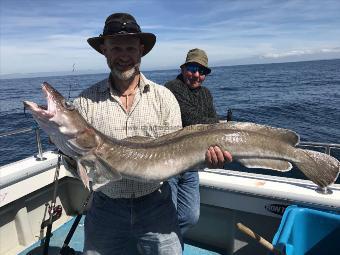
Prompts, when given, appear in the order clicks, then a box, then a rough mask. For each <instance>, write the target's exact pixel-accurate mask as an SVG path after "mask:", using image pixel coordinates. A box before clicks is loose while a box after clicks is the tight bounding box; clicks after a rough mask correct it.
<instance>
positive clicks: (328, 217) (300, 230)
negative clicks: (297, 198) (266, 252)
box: [273, 205, 340, 255]
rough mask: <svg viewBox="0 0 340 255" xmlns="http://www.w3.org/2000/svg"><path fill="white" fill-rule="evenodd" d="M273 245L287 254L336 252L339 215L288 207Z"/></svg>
mask: <svg viewBox="0 0 340 255" xmlns="http://www.w3.org/2000/svg"><path fill="white" fill-rule="evenodd" d="M273 245H274V246H275V247H277V248H279V249H281V250H283V251H285V252H286V254H287V255H302V254H306V255H333V254H334V255H339V254H340V214H336V213H331V212H325V211H319V210H314V209H309V208H303V207H298V206H295V205H294V206H289V207H287V209H286V210H285V213H284V214H283V217H282V220H281V224H280V226H279V229H278V231H277V232H276V234H275V236H274V239H273Z"/></svg>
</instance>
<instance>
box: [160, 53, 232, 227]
mask: <svg viewBox="0 0 340 255" xmlns="http://www.w3.org/2000/svg"><path fill="white" fill-rule="evenodd" d="M210 72H211V69H210V68H209V67H208V57H207V54H206V53H205V51H204V50H201V49H197V48H196V49H192V50H189V52H188V54H187V57H186V61H185V63H184V64H182V65H181V73H180V74H179V75H178V76H177V78H176V79H175V80H172V81H169V82H167V83H166V84H165V87H167V88H168V89H170V91H171V92H172V93H173V94H174V95H175V97H176V99H177V101H178V103H179V106H180V109H181V118H182V124H183V127H185V126H189V125H194V124H209V123H217V122H218V121H219V119H218V117H217V114H216V111H215V108H214V104H213V98H212V96H211V93H210V91H209V90H208V89H207V88H206V87H203V86H202V83H203V82H204V80H205V78H206V76H207V75H208V74H210ZM231 160H232V158H231V155H230V153H229V152H227V151H224V152H222V151H221V150H220V149H219V147H217V146H214V147H210V148H209V149H208V151H207V153H206V162H207V163H208V166H209V167H211V168H223V164H224V162H230V161H231ZM168 182H169V184H170V186H171V190H172V200H173V202H174V205H175V206H176V208H177V216H178V221H179V226H180V228H181V233H182V234H183V233H184V232H185V231H187V230H188V229H189V228H190V227H191V226H193V225H195V224H196V223H197V221H198V218H199V214H200V194H199V176H198V172H197V170H195V169H193V170H192V171H188V172H185V173H182V174H180V175H178V176H175V177H173V178H171V179H170V180H169V181H168Z"/></svg>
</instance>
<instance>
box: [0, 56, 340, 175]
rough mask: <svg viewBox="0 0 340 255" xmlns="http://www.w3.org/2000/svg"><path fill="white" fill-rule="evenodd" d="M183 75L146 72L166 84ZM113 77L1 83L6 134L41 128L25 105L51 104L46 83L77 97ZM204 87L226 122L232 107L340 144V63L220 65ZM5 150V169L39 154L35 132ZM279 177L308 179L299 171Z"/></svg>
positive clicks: (3, 141)
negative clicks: (43, 86) (45, 94)
mask: <svg viewBox="0 0 340 255" xmlns="http://www.w3.org/2000/svg"><path fill="white" fill-rule="evenodd" d="M178 72H179V70H166V71H147V72H143V73H144V74H145V75H146V76H147V77H148V78H149V79H151V80H153V81H155V82H157V83H159V84H164V83H165V82H166V81H168V80H171V79H174V78H175V77H176V75H177V74H178ZM107 76H108V74H105V73H104V74H91V75H70V76H54V77H38V78H21V79H2V80H0V100H1V101H0V134H1V133H4V132H9V131H12V130H16V129H21V128H29V127H33V126H34V125H35V123H34V121H33V119H32V117H31V115H30V114H29V113H27V114H26V115H25V114H24V111H23V104H22V101H24V100H30V101H34V102H37V103H39V104H46V101H45V99H44V97H43V95H42V93H41V84H42V82H44V81H47V82H49V83H50V84H52V85H53V86H54V87H56V88H57V89H58V90H59V91H60V92H61V93H62V94H63V95H64V96H66V97H69V98H70V99H72V98H75V97H76V96H77V95H78V94H79V93H80V92H81V91H82V90H83V89H85V88H87V87H89V86H90V85H92V84H94V83H95V82H97V81H99V80H102V79H105V78H106V77H107ZM204 85H205V86H206V87H208V88H209V89H210V91H211V93H212V95H213V97H214V104H215V107H216V110H217V113H218V114H219V116H220V117H221V119H225V118H226V114H227V110H228V109H231V110H232V113H233V120H235V121H250V122H256V123H260V124H267V125H271V126H276V127H282V128H288V129H291V130H294V131H296V132H297V133H298V134H299V135H300V137H301V140H302V141H313V142H328V143H340V59H337V60H322V61H308V62H295V63H281V64H261V65H241V66H225V67H215V68H212V73H211V75H209V76H208V77H207V78H206V81H205V82H204ZM42 138H43V139H42V140H43V149H44V150H49V149H55V147H54V146H53V145H51V144H49V143H48V139H47V137H46V135H44V134H43V135H42ZM0 151H1V153H0V166H2V165H5V164H8V163H10V162H14V161H17V160H19V159H23V158H25V157H28V156H31V155H32V154H37V149H36V142H35V138H34V132H30V133H24V134H18V135H14V136H8V137H0ZM335 153H336V154H337V155H336V156H337V157H338V158H340V156H339V153H338V152H335ZM236 168H238V166H236ZM238 169H239V168H238ZM243 170H244V171H248V170H247V169H243ZM252 171H256V172H261V173H266V174H272V173H273V172H272V171H269V170H252ZM275 174H276V173H275ZM279 175H281V176H289V177H291V176H295V177H298V178H300V177H302V176H301V174H300V173H299V171H296V170H293V171H291V173H283V174H279Z"/></svg>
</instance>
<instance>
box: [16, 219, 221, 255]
mask: <svg viewBox="0 0 340 255" xmlns="http://www.w3.org/2000/svg"><path fill="white" fill-rule="evenodd" d="M84 218H85V217H84V216H83V217H82V219H81V221H80V222H79V224H78V227H77V229H76V231H75V233H74V235H73V237H72V239H71V242H70V244H69V247H71V248H73V249H74V250H75V252H76V255H80V254H82V250H83V243H84ZM74 219H75V218H73V219H71V220H69V221H68V222H66V223H65V224H63V225H62V226H61V227H59V228H57V229H56V230H55V231H53V235H52V237H51V240H50V248H49V255H58V254H59V251H60V247H62V246H63V243H64V240H65V238H66V235H67V233H68V232H69V230H70V228H71V226H72V223H73V221H74ZM41 245H42V244H41V243H40V242H36V243H34V244H33V245H32V246H30V247H28V248H27V249H25V250H24V251H22V252H21V253H19V255H35V254H42V247H41ZM133 254H134V253H133ZM183 254H184V255H193V254H195V255H219V254H222V253H217V252H215V251H212V250H208V249H206V248H200V247H197V246H194V245H192V244H187V243H185V245H184V252H183ZM131 255H132V254H131Z"/></svg>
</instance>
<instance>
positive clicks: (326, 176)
mask: <svg viewBox="0 0 340 255" xmlns="http://www.w3.org/2000/svg"><path fill="white" fill-rule="evenodd" d="M295 154H296V155H297V156H298V157H297V158H298V160H297V161H296V162H294V163H295V165H296V166H297V167H298V168H299V169H300V170H301V171H302V172H303V173H304V175H305V176H306V177H307V178H309V179H310V180H311V181H313V182H314V183H316V184H317V185H319V186H320V187H322V188H324V187H327V186H329V185H331V184H333V183H334V182H335V181H336V179H337V178H338V175H339V171H340V163H339V161H338V160H337V159H335V158H334V157H332V156H330V155H327V154H325V153H321V152H318V151H312V150H304V149H296V153H295Z"/></svg>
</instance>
